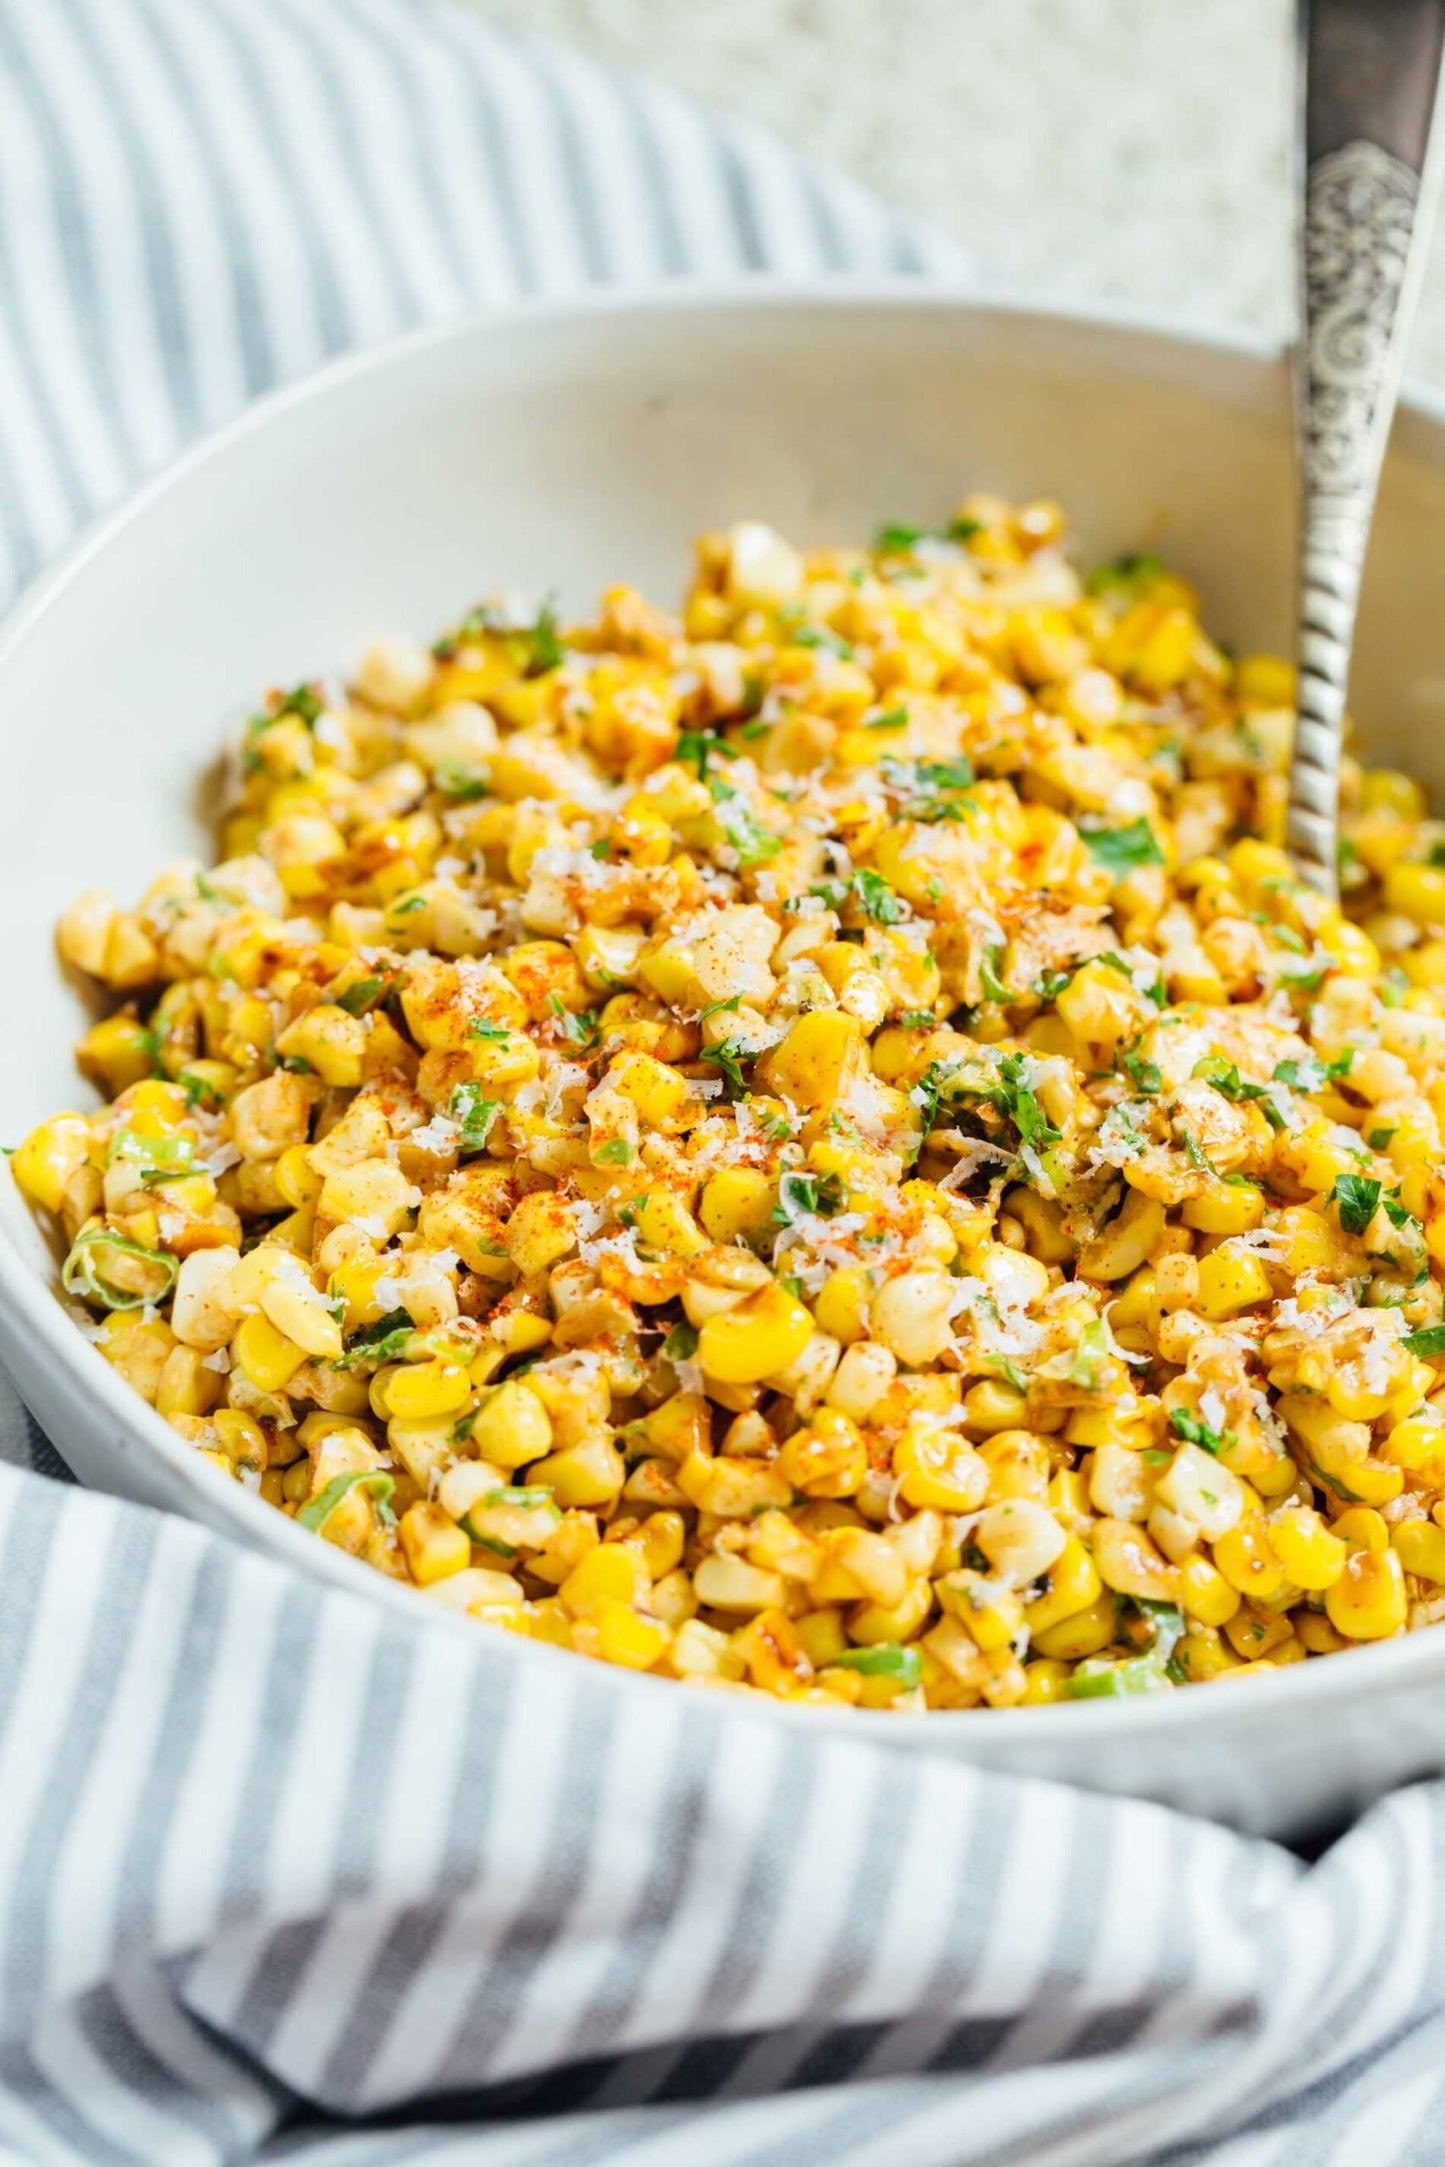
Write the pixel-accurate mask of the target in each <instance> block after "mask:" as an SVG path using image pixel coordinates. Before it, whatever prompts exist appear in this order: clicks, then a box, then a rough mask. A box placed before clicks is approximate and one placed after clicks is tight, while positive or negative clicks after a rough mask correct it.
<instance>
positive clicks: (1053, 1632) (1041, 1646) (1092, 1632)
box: [1031, 1588, 1119, 1663]
mask: <svg viewBox="0 0 1445 2167" xmlns="http://www.w3.org/2000/svg"><path fill="white" fill-rule="evenodd" d="M1118 1626H1119V1609H1118V1604H1117V1602H1116V1601H1115V1599H1114V1596H1113V1594H1112V1592H1111V1590H1109V1589H1108V1588H1105V1589H1104V1590H1103V1592H1102V1593H1101V1594H1099V1595H1096V1596H1095V1598H1094V1600H1093V1602H1092V1603H1090V1604H1089V1605H1088V1606H1087V1608H1085V1609H1083V1610H1076V1611H1074V1612H1073V1613H1072V1614H1071V1615H1070V1616H1069V1617H1067V1618H1061V1619H1060V1620H1059V1622H1058V1624H1057V1625H1050V1626H1046V1627H1045V1628H1044V1630H1043V1631H1042V1632H1040V1633H1035V1634H1034V1635H1033V1638H1032V1643H1031V1645H1032V1647H1033V1649H1034V1650H1035V1652H1036V1653H1037V1654H1039V1655H1046V1656H1048V1657H1049V1658H1050V1659H1051V1660H1053V1661H1056V1662H1061V1663H1077V1662H1078V1661H1079V1660H1080V1659H1081V1658H1082V1657H1083V1656H1086V1655H1097V1654H1098V1653H1099V1651H1100V1649H1101V1648H1107V1647H1108V1646H1109V1644H1110V1642H1111V1641H1112V1640H1113V1638H1114V1635H1115V1633H1116V1632H1117V1631H1118Z"/></svg>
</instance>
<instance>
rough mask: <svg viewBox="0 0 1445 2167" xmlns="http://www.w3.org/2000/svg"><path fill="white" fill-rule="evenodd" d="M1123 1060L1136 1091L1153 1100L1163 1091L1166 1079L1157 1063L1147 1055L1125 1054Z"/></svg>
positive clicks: (1137, 1053) (1135, 1052)
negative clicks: (1156, 1093) (1157, 1092)
mask: <svg viewBox="0 0 1445 2167" xmlns="http://www.w3.org/2000/svg"><path fill="white" fill-rule="evenodd" d="M1122 1059H1123V1063H1124V1067H1125V1070H1126V1071H1127V1073H1128V1075H1129V1076H1130V1078H1131V1079H1132V1081H1133V1085H1134V1089H1135V1090H1136V1091H1138V1092H1139V1093H1140V1094H1141V1096H1142V1097H1144V1098H1152V1097H1153V1096H1154V1094H1155V1092H1156V1091H1159V1090H1162V1088H1163V1084H1164V1077H1163V1075H1162V1073H1161V1071H1160V1068H1159V1063H1158V1062H1157V1061H1151V1060H1150V1059H1149V1058H1148V1056H1147V1055H1145V1054H1142V1053H1139V1052H1137V1051H1134V1052H1131V1053H1126V1054H1124V1055H1123V1056H1122Z"/></svg>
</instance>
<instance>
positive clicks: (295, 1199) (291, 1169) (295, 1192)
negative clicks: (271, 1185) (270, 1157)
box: [273, 1144, 322, 1210]
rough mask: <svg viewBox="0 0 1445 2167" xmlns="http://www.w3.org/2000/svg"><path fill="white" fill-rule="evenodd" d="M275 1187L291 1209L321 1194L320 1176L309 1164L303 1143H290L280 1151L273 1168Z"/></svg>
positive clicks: (306, 1150)
mask: <svg viewBox="0 0 1445 2167" xmlns="http://www.w3.org/2000/svg"><path fill="white" fill-rule="evenodd" d="M273 1171H274V1174H275V1179H276V1187H277V1189H278V1190H279V1191H280V1193H281V1198H282V1201H283V1202H284V1203H287V1204H289V1205H291V1207H292V1209H293V1210H297V1209H299V1208H300V1207H301V1206H302V1205H305V1204H314V1203H315V1202H316V1199H317V1198H318V1197H319V1196H320V1194H321V1186H322V1177H321V1176H320V1174H318V1173H317V1171H316V1169H315V1167H313V1166H312V1164H311V1155H310V1152H309V1150H308V1149H307V1147H306V1145H305V1144H291V1145H289V1146H288V1148H287V1149H286V1150H285V1151H283V1152H282V1154H281V1156H280V1158H279V1159H277V1161H276V1163H275V1167H274V1169H273Z"/></svg>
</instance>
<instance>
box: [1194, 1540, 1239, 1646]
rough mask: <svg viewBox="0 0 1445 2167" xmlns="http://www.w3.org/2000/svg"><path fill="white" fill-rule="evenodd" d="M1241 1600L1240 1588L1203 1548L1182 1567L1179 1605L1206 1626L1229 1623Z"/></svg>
mask: <svg viewBox="0 0 1445 2167" xmlns="http://www.w3.org/2000/svg"><path fill="white" fill-rule="evenodd" d="M1241 1601H1242V1597H1241V1596H1240V1593H1239V1590H1238V1589H1237V1588H1235V1587H1232V1586H1231V1585H1230V1583H1229V1582H1228V1581H1227V1580H1226V1579H1225V1577H1224V1575H1223V1573H1222V1572H1220V1571H1219V1569H1218V1567H1217V1566H1215V1565H1213V1564H1211V1563H1210V1561H1209V1559H1208V1558H1207V1557H1205V1555H1204V1554H1203V1552H1202V1551H1197V1552H1196V1553H1195V1555H1194V1556H1193V1557H1190V1558H1186V1559H1185V1561H1184V1563H1183V1564H1182V1565H1181V1566H1180V1568H1179V1607H1180V1609H1181V1610H1182V1611H1183V1612H1184V1613H1185V1615H1186V1616H1187V1617H1190V1618H1196V1619H1197V1620H1198V1622H1199V1623H1200V1624H1201V1625H1205V1626H1216V1627H1217V1626H1221V1625H1227V1624H1228V1623H1229V1621H1230V1619H1231V1618H1232V1617H1233V1616H1234V1613H1235V1612H1236V1610H1238V1608H1239V1605H1240V1602H1241Z"/></svg>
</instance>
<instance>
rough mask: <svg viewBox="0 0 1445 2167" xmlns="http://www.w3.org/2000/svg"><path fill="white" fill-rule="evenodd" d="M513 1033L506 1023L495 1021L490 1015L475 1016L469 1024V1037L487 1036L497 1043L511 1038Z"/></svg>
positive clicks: (486, 1037)
mask: <svg viewBox="0 0 1445 2167" xmlns="http://www.w3.org/2000/svg"><path fill="white" fill-rule="evenodd" d="M511 1035H512V1034H511V1031H510V1030H509V1029H508V1027H507V1025H506V1024H505V1023H493V1021H492V1019H491V1017H490V1016H474V1017H473V1018H472V1020H471V1022H470V1023H469V1024H468V1025H467V1037H468V1038H485V1039H487V1040H489V1041H492V1042H494V1043H496V1044H501V1043H503V1042H504V1041H505V1040H507V1039H509V1038H510V1037H511Z"/></svg>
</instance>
